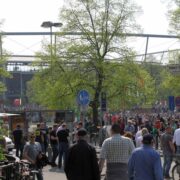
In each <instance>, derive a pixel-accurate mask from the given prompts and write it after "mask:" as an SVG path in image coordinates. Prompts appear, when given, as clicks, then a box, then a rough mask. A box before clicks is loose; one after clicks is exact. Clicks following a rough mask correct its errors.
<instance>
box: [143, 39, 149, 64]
mask: <svg viewBox="0 0 180 180" xmlns="http://www.w3.org/2000/svg"><path fill="white" fill-rule="evenodd" d="M148 43H149V36H148V37H147V39H146V50H145V54H144V55H145V56H144V61H145V62H146V56H147V51H148Z"/></svg>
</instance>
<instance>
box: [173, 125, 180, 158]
mask: <svg viewBox="0 0 180 180" xmlns="http://www.w3.org/2000/svg"><path fill="white" fill-rule="evenodd" d="M173 143H174V144H175V145H176V154H180V128H178V129H176V130H175V131H174V136H173Z"/></svg>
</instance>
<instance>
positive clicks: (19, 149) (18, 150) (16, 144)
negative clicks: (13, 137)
mask: <svg viewBox="0 0 180 180" xmlns="http://www.w3.org/2000/svg"><path fill="white" fill-rule="evenodd" d="M15 149H16V156H17V157H20V158H22V153H23V144H21V143H15ZM19 152H20V156H19Z"/></svg>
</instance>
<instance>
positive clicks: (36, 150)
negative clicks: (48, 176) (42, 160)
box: [23, 132, 43, 180]
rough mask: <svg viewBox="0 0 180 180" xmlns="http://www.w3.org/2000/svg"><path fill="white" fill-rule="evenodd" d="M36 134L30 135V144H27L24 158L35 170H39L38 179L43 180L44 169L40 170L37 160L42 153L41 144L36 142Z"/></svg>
mask: <svg viewBox="0 0 180 180" xmlns="http://www.w3.org/2000/svg"><path fill="white" fill-rule="evenodd" d="M35 138H36V136H35V133H34V132H30V133H29V142H27V143H26V145H25V146H24V150H23V158H24V159H26V160H28V161H29V162H30V163H31V164H32V167H34V169H37V170H38V174H37V179H38V180H43V175H42V169H39V167H38V165H37V158H38V156H39V154H40V153H41V152H42V148H41V144H40V143H39V142H35Z"/></svg>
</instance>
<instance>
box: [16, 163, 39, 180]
mask: <svg viewBox="0 0 180 180" xmlns="http://www.w3.org/2000/svg"><path fill="white" fill-rule="evenodd" d="M38 173H39V171H38V170H36V169H34V168H33V167H32V165H31V163H29V162H27V161H18V162H15V163H14V179H15V180H35V179H36V175H37V174H38Z"/></svg>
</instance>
